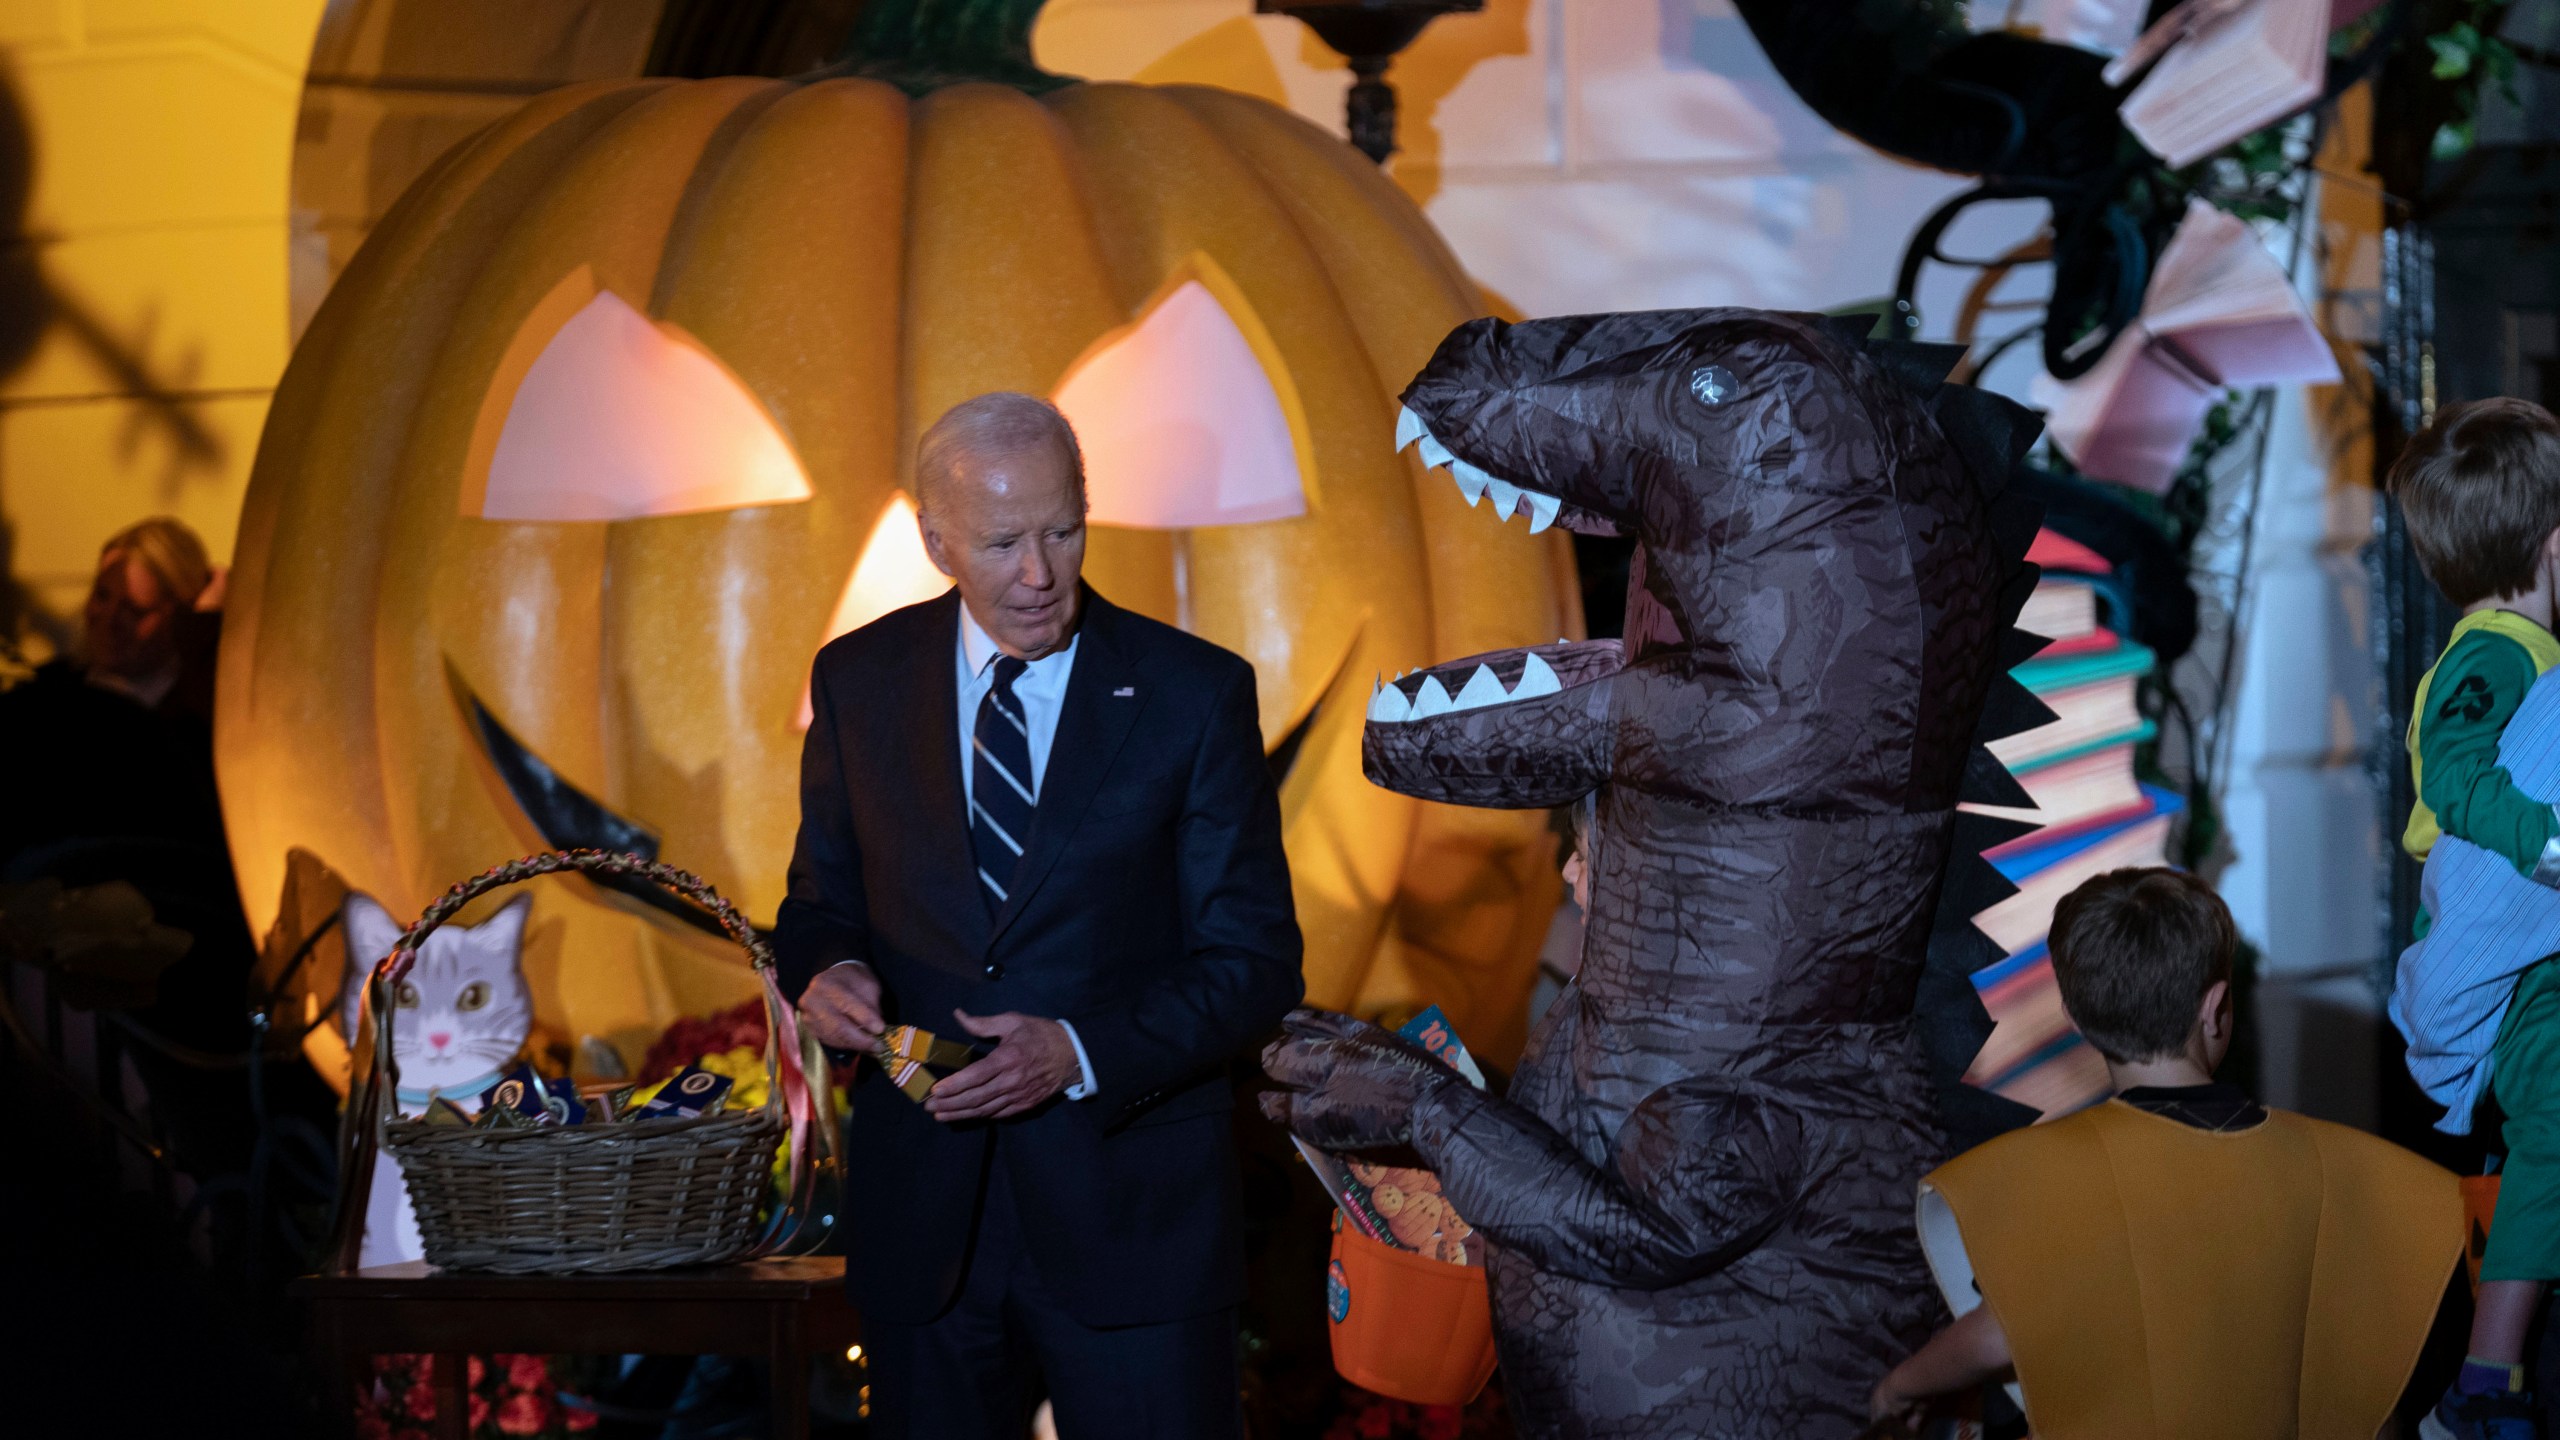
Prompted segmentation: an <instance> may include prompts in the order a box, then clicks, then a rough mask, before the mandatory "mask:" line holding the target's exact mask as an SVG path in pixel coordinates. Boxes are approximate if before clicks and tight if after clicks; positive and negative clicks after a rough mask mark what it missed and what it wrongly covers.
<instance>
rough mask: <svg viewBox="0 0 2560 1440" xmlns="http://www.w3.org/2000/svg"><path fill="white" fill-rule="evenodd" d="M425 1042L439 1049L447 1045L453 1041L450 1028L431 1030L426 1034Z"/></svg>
mask: <svg viewBox="0 0 2560 1440" xmlns="http://www.w3.org/2000/svg"><path fill="white" fill-rule="evenodd" d="M427 1043H428V1044H430V1045H433V1046H434V1047H436V1048H437V1049H439V1050H441V1049H443V1048H444V1047H446V1046H447V1045H450V1044H452V1043H453V1032H452V1031H450V1030H437V1031H433V1032H431V1033H430V1034H429V1035H428V1036H427Z"/></svg>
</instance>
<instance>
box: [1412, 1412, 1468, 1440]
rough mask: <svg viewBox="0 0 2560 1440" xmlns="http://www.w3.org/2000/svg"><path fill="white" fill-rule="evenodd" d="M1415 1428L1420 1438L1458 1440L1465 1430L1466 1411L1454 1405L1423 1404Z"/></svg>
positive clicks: (1427, 1439) (1423, 1439)
mask: <svg viewBox="0 0 2560 1440" xmlns="http://www.w3.org/2000/svg"><path fill="white" fill-rule="evenodd" d="M1416 1429H1417V1430H1418V1432H1419V1433H1420V1434H1421V1436H1422V1440H1458V1437H1459V1436H1460V1435H1462V1434H1464V1433H1465V1432H1466V1412H1465V1411H1462V1410H1460V1409H1459V1408H1458V1407H1457V1406H1455V1405H1425V1406H1423V1407H1422V1423H1421V1424H1420V1425H1419V1426H1417V1427H1416Z"/></svg>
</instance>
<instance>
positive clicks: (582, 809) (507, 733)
mask: <svg viewBox="0 0 2560 1440" xmlns="http://www.w3.org/2000/svg"><path fill="white" fill-rule="evenodd" d="M454 690H455V692H456V694H457V695H459V696H460V698H461V700H462V708H463V711H464V713H465V714H466V715H468V716H469V717H470V721H471V733H472V734H473V735H474V736H476V737H478V739H479V741H480V749H481V753H483V754H485V755H486V756H488V758H489V765H490V768H491V769H494V770H495V771H497V772H498V779H499V780H500V782H502V783H503V784H504V785H505V786H506V787H507V795H508V797H509V798H510V799H512V800H514V801H515V803H516V809H517V810H518V811H520V812H522V813H523V815H524V818H525V819H526V821H528V822H529V823H531V825H532V826H533V829H534V833H535V834H537V835H540V836H541V837H542V843H543V844H545V845H548V846H550V847H551V848H552V849H554V850H611V851H615V852H617V853H620V854H624V855H637V856H639V857H640V858H641V859H643V860H655V859H657V858H658V834H657V832H656V831H654V830H651V829H650V828H648V827H647V826H645V825H642V824H640V823H639V822H637V821H635V820H631V819H628V818H626V817H625V816H623V815H621V814H619V813H617V812H616V811H615V810H614V809H613V808H612V807H611V806H609V805H607V804H605V803H604V802H603V801H601V800H598V799H597V798H596V797H594V796H592V795H590V794H588V793H587V792H586V791H584V790H581V789H579V788H578V787H577V786H575V785H572V784H570V783H569V781H568V779H567V778H566V777H565V776H563V775H561V773H560V772H559V771H558V770H556V769H554V768H552V766H551V764H550V762H549V761H546V760H544V759H543V758H542V757H541V756H539V755H537V754H535V753H534V752H533V750H532V749H531V748H530V747H528V746H527V745H526V744H525V743H524V742H523V741H521V740H519V739H517V738H516V737H515V733H514V732H513V731H511V730H509V729H508V728H507V727H506V726H504V725H502V724H500V723H499V722H498V717H497V716H495V715H492V714H490V713H489V707H488V706H486V705H483V704H481V703H480V697H479V696H477V695H474V694H472V693H471V692H470V690H469V689H468V688H467V687H466V686H464V685H463V683H462V680H461V677H460V676H459V675H457V676H455V677H454ZM587 878H588V879H590V880H591V881H592V882H593V883H595V884H598V885H601V886H603V887H604V888H606V889H608V890H612V891H614V892H616V893H618V894H621V895H625V896H628V897H630V898H631V899H633V900H637V901H639V902H640V903H642V904H644V905H646V906H648V907H649V908H650V909H652V910H657V911H660V912H662V913H664V914H668V915H672V916H674V917H675V918H676V919H678V920H681V921H683V922H684V923H686V924H687V925H691V926H693V927H694V928H696V929H698V930H705V931H708V932H710V933H711V934H714V935H725V934H726V932H725V931H723V930H722V929H721V928H720V922H719V921H717V920H715V919H713V918H712V917H711V913H710V912H709V911H707V910H704V909H703V908H701V907H700V906H698V905H695V904H694V903H693V902H692V901H689V900H686V899H684V898H682V897H680V896H677V895H672V894H669V893H668V892H667V891H665V890H662V889H660V888H659V887H658V886H656V885H653V884H650V883H649V882H648V881H645V880H640V879H633V878H625V877H622V876H618V875H591V876H589V877H587ZM759 928H761V927H759Z"/></svg>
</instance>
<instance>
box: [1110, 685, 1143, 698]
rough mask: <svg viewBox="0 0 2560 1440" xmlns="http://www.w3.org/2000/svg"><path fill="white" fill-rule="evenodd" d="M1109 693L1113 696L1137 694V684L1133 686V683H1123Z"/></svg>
mask: <svg viewBox="0 0 2560 1440" xmlns="http://www.w3.org/2000/svg"><path fill="white" fill-rule="evenodd" d="M1111 693H1112V694H1113V695H1114V696H1123V695H1135V694H1137V693H1138V687H1137V686H1135V685H1123V686H1121V687H1120V688H1119V689H1117V690H1114V691H1112V692H1111Z"/></svg>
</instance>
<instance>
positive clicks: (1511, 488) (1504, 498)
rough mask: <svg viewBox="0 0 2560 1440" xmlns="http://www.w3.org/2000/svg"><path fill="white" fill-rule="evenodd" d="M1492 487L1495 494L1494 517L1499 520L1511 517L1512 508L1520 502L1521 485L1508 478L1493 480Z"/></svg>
mask: <svg viewBox="0 0 2560 1440" xmlns="http://www.w3.org/2000/svg"><path fill="white" fill-rule="evenodd" d="M1490 489H1491V491H1492V494H1493V515H1494V518H1495V519H1497V520H1508V519H1510V518H1511V511H1512V508H1513V507H1514V506H1517V505H1518V504H1519V503H1520V487H1519V486H1517V485H1514V484H1512V483H1511V482H1510V481H1508V480H1496V481H1494V482H1493V484H1492V486H1491V487H1490Z"/></svg>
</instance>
